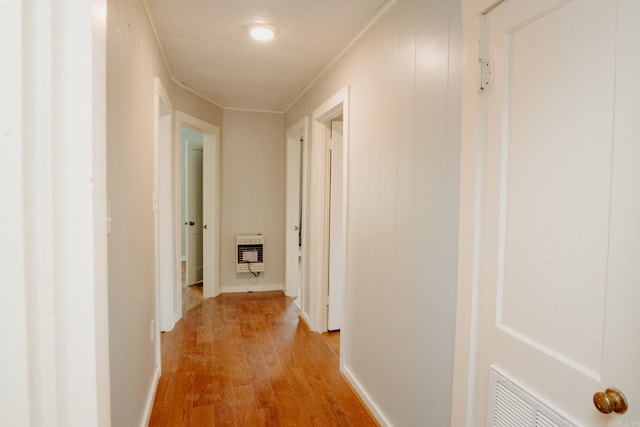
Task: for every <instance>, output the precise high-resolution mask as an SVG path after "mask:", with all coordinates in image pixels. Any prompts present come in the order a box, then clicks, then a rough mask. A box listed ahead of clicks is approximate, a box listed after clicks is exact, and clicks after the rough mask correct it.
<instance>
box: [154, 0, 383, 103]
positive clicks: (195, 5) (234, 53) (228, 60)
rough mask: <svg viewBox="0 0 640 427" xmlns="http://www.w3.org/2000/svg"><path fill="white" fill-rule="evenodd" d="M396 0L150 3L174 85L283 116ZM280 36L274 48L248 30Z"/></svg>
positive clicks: (179, 0)
mask: <svg viewBox="0 0 640 427" xmlns="http://www.w3.org/2000/svg"><path fill="white" fill-rule="evenodd" d="M390 2H391V0H146V1H145V4H146V6H147V10H148V12H149V15H150V19H151V21H152V23H153V26H154V28H155V31H156V34H157V36H158V39H159V42H160V45H161V48H162V50H163V52H164V55H165V57H166V60H167V62H168V65H169V68H170V72H171V74H172V76H173V78H174V79H175V80H176V81H177V82H179V83H182V84H184V85H186V86H188V87H190V88H192V89H193V90H194V91H195V92H197V93H199V94H201V95H204V96H205V97H207V98H209V99H211V100H213V101H215V102H217V103H218V104H220V105H222V106H224V107H227V108H241V109H250V110H268V111H283V110H284V109H285V108H286V107H288V106H289V105H290V104H291V102H292V101H294V100H295V99H296V97H297V96H298V95H299V94H300V93H301V92H302V90H303V89H304V88H305V86H307V84H309V83H310V82H311V81H312V80H313V79H314V77H316V76H317V75H318V74H319V73H320V72H321V71H322V70H323V68H324V67H325V66H326V65H328V64H329V63H330V61H332V60H333V59H334V58H335V57H336V56H337V55H338V54H339V53H340V52H341V51H342V50H343V49H344V48H345V47H346V46H347V45H348V44H349V43H350V42H351V41H352V40H353V39H354V38H355V37H356V36H357V35H358V34H359V33H360V32H361V30H363V29H364V28H365V27H366V26H367V25H368V24H369V23H370V22H371V21H372V19H373V18H374V15H375V13H376V11H378V9H380V7H381V6H382V5H384V4H385V3H390ZM258 22H260V23H266V24H269V25H271V26H273V27H275V28H276V29H277V33H276V37H275V39H274V40H272V41H270V42H257V41H254V40H252V39H251V38H250V37H249V34H248V30H247V27H248V26H249V25H251V24H254V23H258Z"/></svg>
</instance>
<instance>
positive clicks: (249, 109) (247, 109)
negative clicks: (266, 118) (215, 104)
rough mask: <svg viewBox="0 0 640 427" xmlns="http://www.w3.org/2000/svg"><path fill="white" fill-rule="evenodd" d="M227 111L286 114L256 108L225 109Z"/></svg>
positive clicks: (279, 111) (280, 111)
mask: <svg viewBox="0 0 640 427" xmlns="http://www.w3.org/2000/svg"><path fill="white" fill-rule="evenodd" d="M223 109H224V110H227V111H241V112H244V113H262V114H284V111H282V110H260V109H255V108H241V107H223Z"/></svg>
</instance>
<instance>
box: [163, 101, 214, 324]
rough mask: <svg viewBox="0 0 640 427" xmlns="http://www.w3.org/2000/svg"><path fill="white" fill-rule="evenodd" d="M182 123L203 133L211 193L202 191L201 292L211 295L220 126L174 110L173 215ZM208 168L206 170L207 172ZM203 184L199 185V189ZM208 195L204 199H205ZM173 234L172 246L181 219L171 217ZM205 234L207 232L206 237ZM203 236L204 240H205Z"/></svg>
mask: <svg viewBox="0 0 640 427" xmlns="http://www.w3.org/2000/svg"><path fill="white" fill-rule="evenodd" d="M182 126H186V127H189V128H191V129H193V130H196V131H198V132H201V133H202V134H203V136H204V138H203V139H204V147H205V148H204V157H203V165H204V171H203V174H204V175H205V176H204V179H206V176H207V174H210V182H211V194H203V210H204V213H203V220H204V223H205V224H207V226H208V228H207V233H205V237H203V247H204V246H205V245H207V244H208V245H209V251H208V252H210V255H211V256H210V259H206V258H203V268H204V285H203V288H202V296H203V297H204V298H210V297H214V296H216V295H219V294H220V128H219V127H218V126H216V125H214V124H212V123H208V122H205V121H203V120H200V119H198V118H196V117H193V116H191V115H189V114H187V113H184V112H182V111H179V110H176V112H175V127H174V135H175V136H174V141H175V143H174V156H175V157H174V173H173V182H174V194H175V198H174V214H175V216H174V217H175V218H180V200H181V197H182V194H181V193H182V189H181V186H180V179H181V178H180V168H181V165H180V146H181V135H180V129H182ZM207 170H208V172H207ZM204 188H205V187H204V186H203V189H204ZM207 199H208V200H207ZM174 226H175V229H174V233H175V234H174V236H175V243H176V246H177V245H178V244H181V243H180V242H181V238H180V233H181V227H182V221H180V220H176V221H174ZM207 235H208V236H210V237H209V238H208V239H207ZM205 240H206V242H205ZM175 253H176V257H175V262H176V264H178V263H180V262H181V258H182V257H181V255H180V254H181V251H180V250H179V248H176V250H175ZM181 282H182V280H181V278H180V277H179V276H178V277H177V280H176V287H177V288H178V289H180V292H179V293H178V299H177V301H176V306H175V309H176V310H177V311H178V312H179V313H180V317H181V316H182V284H181Z"/></svg>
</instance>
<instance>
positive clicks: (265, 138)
mask: <svg viewBox="0 0 640 427" xmlns="http://www.w3.org/2000/svg"><path fill="white" fill-rule="evenodd" d="M284 140H285V131H284V116H283V115H282V114H276V113H259V112H245V111H235V110H224V127H223V133H222V202H221V208H222V210H221V228H220V230H221V234H220V236H221V237H220V260H221V266H220V272H221V273H220V283H221V287H222V292H239V291H246V290H249V289H251V290H256V291H257V290H267V289H284V221H285V204H284V190H285V144H284ZM253 233H261V234H263V235H264V240H265V243H264V264H265V271H264V273H263V274H261V277H260V278H259V279H258V280H256V279H255V278H254V277H253V276H252V275H251V274H250V273H242V274H236V272H235V262H236V260H235V244H236V243H235V242H236V240H235V239H236V235H237V234H253Z"/></svg>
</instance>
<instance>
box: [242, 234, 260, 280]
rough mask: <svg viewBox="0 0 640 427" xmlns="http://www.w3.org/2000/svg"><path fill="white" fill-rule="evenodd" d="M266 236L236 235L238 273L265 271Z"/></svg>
mask: <svg viewBox="0 0 640 427" xmlns="http://www.w3.org/2000/svg"><path fill="white" fill-rule="evenodd" d="M263 253H264V237H263V236H262V234H239V235H237V236H236V273H258V272H261V271H264V258H263Z"/></svg>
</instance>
